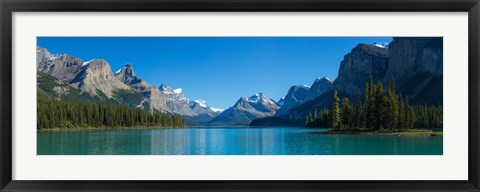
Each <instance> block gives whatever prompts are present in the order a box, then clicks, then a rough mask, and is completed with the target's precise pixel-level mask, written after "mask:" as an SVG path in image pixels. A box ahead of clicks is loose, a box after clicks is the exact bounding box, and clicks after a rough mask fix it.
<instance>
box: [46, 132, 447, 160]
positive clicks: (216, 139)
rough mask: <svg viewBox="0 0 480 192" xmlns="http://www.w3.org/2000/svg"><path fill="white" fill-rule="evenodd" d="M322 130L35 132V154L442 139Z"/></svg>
mask: <svg viewBox="0 0 480 192" xmlns="http://www.w3.org/2000/svg"><path fill="white" fill-rule="evenodd" d="M318 131H325V129H306V128H285V127H277V128H249V127H216V128H208V127H192V128H186V129H101V130H69V131H40V132H38V133H37V153H38V154H39V155H83V154H89V155H90V154H91V155H325V154H327V155H328V154H331V155H388V154H401V155H411V154H412V155H413V154H422V155H432V154H442V153H443V137H430V136H401V137H398V136H374V135H325V134H317V133H316V132H318Z"/></svg>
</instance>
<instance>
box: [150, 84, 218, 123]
mask: <svg viewBox="0 0 480 192" xmlns="http://www.w3.org/2000/svg"><path fill="white" fill-rule="evenodd" d="M159 89H160V91H161V92H162V93H164V94H165V96H166V98H167V101H166V102H167V109H168V110H169V111H170V112H173V113H177V114H180V115H183V116H184V117H185V118H186V119H188V120H190V121H194V122H197V123H204V122H207V121H210V120H212V119H213V118H214V117H216V116H217V115H219V114H220V113H221V111H222V110H221V109H216V108H211V107H209V106H208V105H207V103H206V102H205V101H203V100H193V101H191V100H189V99H188V98H187V97H185V95H184V94H183V89H182V88H176V89H173V88H172V87H170V86H168V85H165V84H162V85H160V87H159Z"/></svg>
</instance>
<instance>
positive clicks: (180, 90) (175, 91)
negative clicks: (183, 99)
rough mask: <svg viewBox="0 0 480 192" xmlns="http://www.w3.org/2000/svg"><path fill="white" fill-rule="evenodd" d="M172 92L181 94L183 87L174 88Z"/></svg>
mask: <svg viewBox="0 0 480 192" xmlns="http://www.w3.org/2000/svg"><path fill="white" fill-rule="evenodd" d="M173 93H175V94H182V93H183V89H182V88H176V89H174V90H173Z"/></svg>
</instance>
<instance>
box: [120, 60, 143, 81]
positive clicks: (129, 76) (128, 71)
mask: <svg viewBox="0 0 480 192" xmlns="http://www.w3.org/2000/svg"><path fill="white" fill-rule="evenodd" d="M115 77H117V78H118V79H120V81H122V82H123V83H125V84H127V85H129V84H132V83H138V82H139V81H141V79H139V78H137V76H135V72H134V71H133V67H132V63H127V64H126V65H125V67H123V68H121V69H119V70H118V71H117V72H115Z"/></svg>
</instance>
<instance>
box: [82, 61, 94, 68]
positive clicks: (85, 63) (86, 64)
mask: <svg viewBox="0 0 480 192" xmlns="http://www.w3.org/2000/svg"><path fill="white" fill-rule="evenodd" d="M92 60H93V59H92ZM92 60H90V61H87V62H83V64H82V67H85V66H88V64H90V62H91V61H92Z"/></svg>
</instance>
